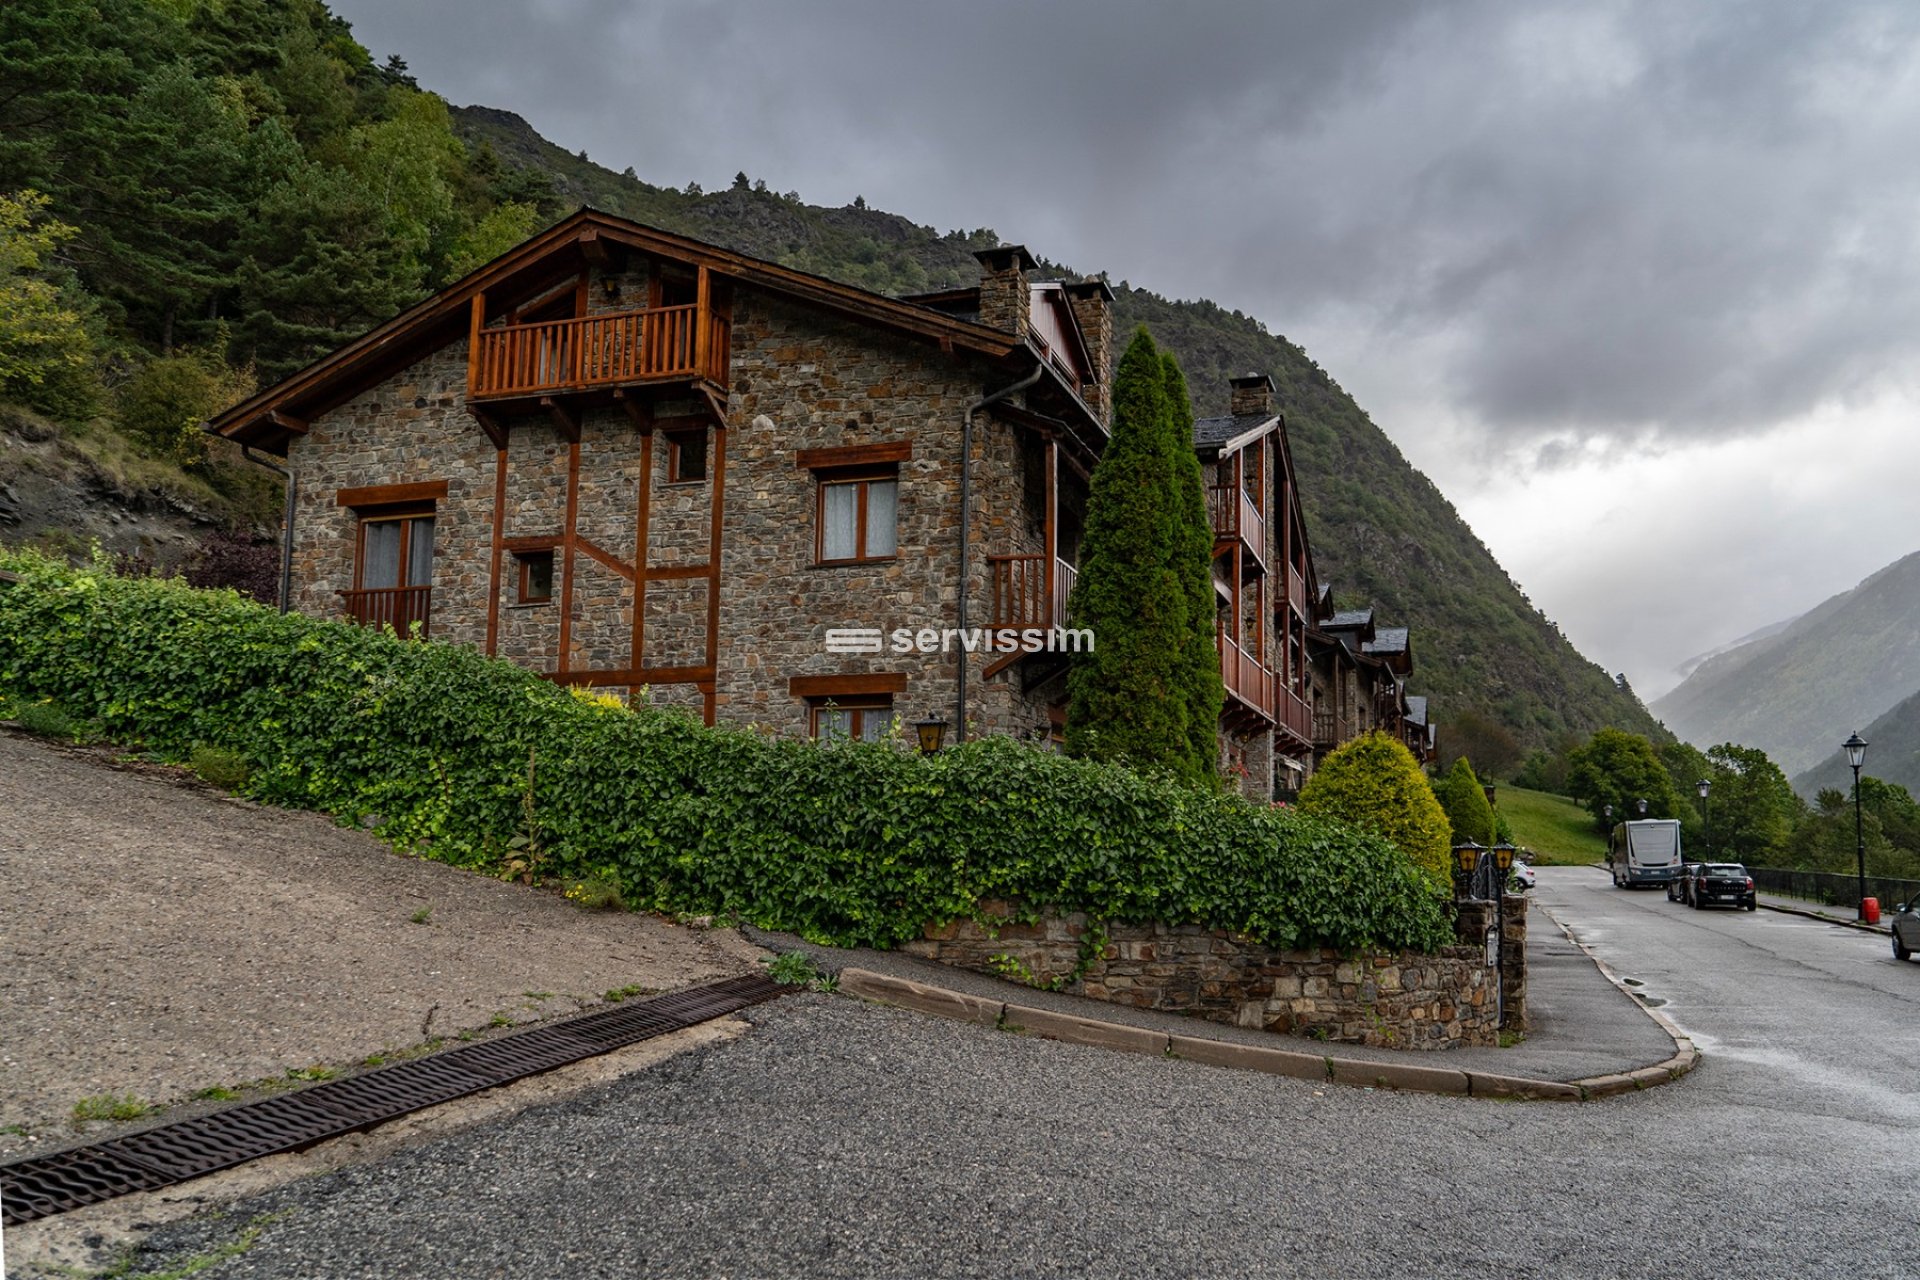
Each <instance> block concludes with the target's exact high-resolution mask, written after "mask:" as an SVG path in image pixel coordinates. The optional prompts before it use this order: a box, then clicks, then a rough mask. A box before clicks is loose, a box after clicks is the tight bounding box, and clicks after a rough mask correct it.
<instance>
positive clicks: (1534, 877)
mask: <svg viewBox="0 0 1920 1280" xmlns="http://www.w3.org/2000/svg"><path fill="white" fill-rule="evenodd" d="M1539 883H1540V877H1539V875H1538V874H1537V873H1536V872H1535V871H1534V869H1533V868H1532V867H1530V866H1528V865H1527V864H1526V863H1524V862H1522V861H1521V860H1520V859H1518V858H1515V859H1514V860H1513V871H1512V874H1511V878H1510V879H1509V880H1508V882H1507V887H1508V888H1509V889H1512V890H1513V891H1514V892H1515V893H1525V892H1526V891H1527V890H1529V889H1531V888H1533V887H1534V886H1535V885H1537V884H1539Z"/></svg>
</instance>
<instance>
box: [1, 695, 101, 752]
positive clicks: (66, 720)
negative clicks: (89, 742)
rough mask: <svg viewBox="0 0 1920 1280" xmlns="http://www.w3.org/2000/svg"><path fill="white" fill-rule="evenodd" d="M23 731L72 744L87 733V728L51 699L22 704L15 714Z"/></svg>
mask: <svg viewBox="0 0 1920 1280" xmlns="http://www.w3.org/2000/svg"><path fill="white" fill-rule="evenodd" d="M14 719H15V720H17V721H18V722H19V724H20V727H21V728H22V729H25V730H26V731H27V732H28V733H31V734H33V735H35V736H36V737H41V738H58V739H60V740H61V741H63V742H71V741H73V740H74V739H76V738H78V737H80V736H81V734H82V733H83V732H85V729H86V726H85V725H84V724H83V723H82V722H81V721H79V720H76V719H74V717H73V715H72V713H71V712H69V711H68V710H67V709H66V708H65V707H63V706H61V705H60V704H59V703H57V702H54V701H53V700H51V699H42V700H40V701H38V702H31V701H29V702H23V703H20V704H19V705H18V706H17V708H16V710H15V713H14Z"/></svg>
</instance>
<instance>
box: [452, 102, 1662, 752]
mask: <svg viewBox="0 0 1920 1280" xmlns="http://www.w3.org/2000/svg"><path fill="white" fill-rule="evenodd" d="M452 117H453V121H454V128H455V130H456V132H457V133H459V134H460V135H461V136H462V137H463V139H464V140H465V141H466V142H467V143H468V145H469V146H470V147H473V148H474V149H475V150H476V151H486V152H491V153H492V154H493V155H494V156H495V157H497V158H498V159H499V160H500V161H501V162H504V163H507V164H510V165H518V166H521V167H523V168H525V169H527V170H529V171H532V172H534V173H536V174H538V175H541V176H542V177H543V178H544V179H545V180H546V181H547V182H548V183H549V184H550V194H549V203H548V204H547V205H546V206H545V207H543V213H544V214H546V215H547V216H548V217H552V216H555V215H557V214H558V213H559V212H560V211H562V210H563V209H568V208H570V207H571V206H573V205H577V204H588V205H592V206H593V207H595V208H599V209H602V210H604V211H606V212H609V213H614V214H618V215H620V216H623V217H629V218H633V219H634V220H635V221H639V222H644V223H648V224H650V225H654V226H659V227H661V228H663V229H665V230H669V231H675V232H679V233H681V234H685V235H690V236H695V237H697V238H700V239H703V240H707V241H710V242H712V243H715V244H720V245H723V246H725V247H727V248H731V249H734V250H737V251H739V252H743V253H748V254H752V255H753V256H756V257H761V258H765V259H768V260H771V261H774V262H779V263H782V264H783V265H787V266H793V267H797V268H799V269H802V270H808V271H813V272H815V273H817V274H821V275H826V276H829V277H832V278H834V279H839V280H842V281H844V282H846V283H849V284H855V285H859V286H861V287H863V288H868V289H872V290H874V291H876V292H882V293H891V294H895V295H898V294H904V293H914V292H920V291H923V290H931V289H939V288H950V287H956V286H961V285H970V284H972V283H974V282H975V281H976V280H977V279H978V264H977V263H976V261H975V260H974V257H973V254H974V252H975V250H977V249H981V248H989V247H992V246H993V245H995V244H998V243H999V236H998V235H997V234H996V233H994V232H993V231H992V230H990V229H987V228H980V229H976V230H972V231H964V230H953V231H948V232H945V233H942V232H940V231H938V230H937V229H935V228H934V227H931V226H922V225H918V224H915V223H913V222H912V221H910V220H909V219H906V218H903V217H900V216H899V215H897V214H891V213H887V212H885V211H882V210H877V209H872V208H868V207H866V206H865V203H864V201H858V200H856V201H855V202H854V203H853V204H849V205H845V206H841V207H839V208H825V207H821V206H814V205H807V204H805V203H803V202H802V201H801V200H800V199H799V197H798V195H797V193H791V192H790V193H786V194H784V195H783V194H778V193H774V192H771V191H768V190H766V189H765V187H764V184H759V183H754V182H752V181H751V180H750V179H748V177H747V175H746V174H744V173H742V174H740V175H739V176H737V177H736V178H735V180H734V183H733V185H732V186H731V187H730V188H728V189H727V190H726V191H720V192H712V193H708V192H704V191H701V190H700V189H699V188H698V187H697V186H689V187H688V188H686V189H683V190H675V189H672V188H666V187H660V186H655V185H653V184H650V183H647V182H645V181H643V180H641V179H640V178H639V177H638V175H637V174H634V173H633V172H632V171H631V170H629V171H628V172H627V173H625V174H616V173H614V172H613V171H612V170H610V169H607V168H606V167H604V166H602V165H598V164H595V163H594V162H593V161H591V160H589V159H587V158H586V157H585V156H584V154H580V153H572V152H567V151H565V150H564V149H563V148H560V147H558V146H556V145H555V144H553V143H552V142H549V141H548V140H547V139H545V138H544V137H542V136H541V135H540V134H539V133H538V131H537V130H536V129H535V128H534V127H533V126H532V125H531V124H530V123H528V122H527V121H526V120H525V119H524V118H522V117H520V116H519V115H517V114H515V113H513V112H510V111H503V110H500V109H498V108H491V107H484V106H467V107H456V108H453V109H452ZM1028 248H1029V250H1030V251H1031V250H1033V249H1034V246H1028ZM1040 248H1041V249H1044V246H1041V247H1040ZM1036 256H1037V257H1040V255H1039V254H1038V253H1036ZM1040 261H1041V266H1042V271H1043V274H1044V273H1049V272H1050V273H1053V274H1057V275H1061V276H1064V277H1070V278H1085V277H1083V276H1080V275H1079V274H1078V273H1076V272H1074V271H1073V270H1071V269H1070V268H1067V267H1064V266H1062V265H1061V264H1059V263H1055V262H1050V261H1048V260H1046V259H1045V258H1044V257H1040ZM1110 283H1111V284H1112V287H1113V289H1114V294H1115V303H1114V313H1115V314H1114V320H1115V329H1116V332H1117V333H1119V334H1121V335H1124V334H1125V333H1127V332H1128V331H1130V330H1131V329H1132V328H1133V327H1134V326H1135V325H1139V324H1144V325H1146V326H1147V327H1148V328H1149V329H1150V330H1151V331H1152V333H1153V335H1154V339H1155V341H1156V342H1158V343H1159V344H1160V345H1162V346H1164V347H1166V348H1168V349H1170V350H1172V351H1173V352H1174V353H1175V354H1176V355H1177V356H1178V357H1179V359H1180V362H1181V365H1182V368H1183V369H1184V371H1185V373H1186V376H1187V383H1188V386H1189V387H1190V388H1192V390H1193V398H1194V408H1195V412H1196V413H1198V414H1200V415H1203V416H1204V415H1208V414H1216V413H1221V412H1224V411H1225V410H1226V407H1227V392H1228V388H1227V380H1228V379H1229V378H1231V377H1235V376H1238V375H1240V374H1244V373H1247V372H1249V371H1255V372H1263V373H1266V374H1268V375H1270V376H1271V377H1272V378H1273V379H1274V383H1275V387H1276V400H1277V403H1278V405H1279V407H1280V408H1281V410H1282V412H1283V413H1284V414H1285V415H1286V420H1287V428H1288V434H1289V438H1290V440H1291V443H1292V447H1293V453H1294V458H1295V461H1296V464H1297V465H1298V466H1299V469H1300V472H1301V476H1302V490H1303V498H1304V504H1305V507H1306V513H1307V520H1308V530H1309V534H1308V536H1309V538H1310V539H1311V542H1312V546H1313V549H1314V556H1315V562H1316V567H1317V569H1318V570H1319V573H1320V579H1321V581H1322V583H1331V584H1332V585H1333V587H1334V592H1335V598H1336V600H1338V601H1339V602H1340V603H1341V604H1342V605H1347V606H1358V605H1372V606H1374V607H1375V608H1376V612H1377V616H1378V617H1379V618H1380V619H1381V620H1382V622H1383V623H1386V624H1389V625H1396V626H1401V625H1404V626H1409V627H1411V628H1412V636H1413V643H1414V646H1415V651H1416V665H1415V669H1414V676H1413V689H1414V691H1415V692H1418V693H1423V694H1426V695H1427V696H1428V697H1429V698H1431V699H1432V705H1433V707H1434V716H1435V720H1436V722H1437V723H1439V724H1440V725H1441V726H1442V738H1443V742H1444V740H1445V733H1446V729H1445V726H1446V723H1447V722H1448V721H1450V720H1452V719H1454V718H1455V717H1456V716H1459V715H1461V714H1462V713H1472V714H1473V715H1476V716H1479V717H1482V718H1484V719H1485V720H1490V721H1492V722H1494V723H1496V724H1498V725H1500V726H1502V727H1503V728H1504V729H1505V730H1506V731H1507V732H1508V733H1510V734H1511V735H1512V737H1513V738H1514V740H1515V742H1516V743H1517V744H1518V745H1519V746H1520V747H1521V748H1523V749H1526V748H1538V747H1547V746H1550V745H1553V744H1554V743H1555V742H1556V741H1557V740H1558V739H1561V738H1564V737H1565V736H1566V735H1567V734H1569V733H1573V734H1577V735H1581V736H1584V735H1585V734H1587V733H1590V732H1592V731H1593V730H1595V729H1598V728H1602V727H1609V726H1611V727H1615V728H1622V729H1628V730H1631V731H1634V732H1639V733H1644V734H1647V735H1649V736H1651V737H1654V738H1655V739H1664V738H1665V737H1667V736H1668V735H1667V734H1666V732H1665V731H1664V729H1663V728H1662V727H1661V726H1660V725H1659V724H1658V722H1657V721H1656V720H1655V719H1654V718H1653V716H1652V714H1651V713H1650V712H1649V711H1648V710H1647V708H1646V707H1644V706H1643V705H1642V704H1641V703H1640V702H1639V700H1638V699H1637V698H1635V697H1634V696H1633V695H1632V693H1631V692H1630V691H1629V690H1627V689H1625V688H1624V687H1623V686H1622V685H1620V684H1619V683H1618V682H1616V681H1615V679H1614V678H1613V677H1612V676H1610V675H1609V674H1608V673H1607V672H1606V671H1605V670H1604V669H1602V668H1601V667H1600V666H1599V665H1598V664H1596V663H1594V662H1592V661H1590V660H1588V659H1586V658H1585V657H1584V656H1583V655H1581V654H1580V653H1579V652H1578V651H1577V650H1576V649H1575V648H1574V647H1573V645H1572V643H1571V642H1570V641H1569V640H1568V639H1567V638H1566V636H1565V635H1564V634H1563V633H1562V632H1561V630H1560V628H1559V626H1558V625H1557V624H1555V623H1554V622H1553V621H1552V620H1550V619H1548V618H1547V617H1546V616H1545V615H1544V614H1542V613H1541V612H1540V611H1539V610H1538V609H1536V608H1535V607H1534V606H1533V604H1532V602H1531V601H1530V600H1528V599H1527V597H1526V595H1525V594H1524V593H1523V592H1522V591H1521V590H1520V588H1519V587H1518V586H1517V585H1516V584H1515V583H1514V582H1513V581H1512V579H1511V578H1510V577H1509V576H1508V575H1507V573H1506V571H1505V570H1504V569H1502V568H1501V567H1500V565H1499V563H1498V561H1497V560H1495V558H1494V556H1493V554H1492V552H1491V551H1489V550H1488V549H1487V547H1486V545H1485V544H1484V543H1483V542H1481V540H1480V539H1479V538H1478V536H1476V535H1475V534H1474V533H1473V531H1472V530H1471V529H1470V528H1469V527H1468V526H1467V525H1466V523H1465V522H1464V521H1463V520H1461V518H1460V516H1459V513H1458V512H1457V511H1456V510H1455V509H1454V507H1453V505H1452V503H1451V502H1449V501H1448V500H1447V498H1446V497H1445V495H1443V494H1442V493H1441V492H1440V490H1439V489H1438V488H1437V487H1436V486H1435V485H1434V484H1433V482H1432V481H1431V480H1430V479H1428V478H1427V477H1426V476H1425V475H1424V474H1422V473H1421V472H1420V471H1418V470H1417V469H1415V468H1414V467H1413V466H1412V464H1411V463H1409V462H1408V461H1407V460H1406V458H1405V456H1404V455H1403V454H1402V453H1401V452H1400V450H1399V448H1398V446H1396V445H1395V444H1394V443H1393V442H1392V440H1391V439H1390V438H1389V437H1388V436H1387V435H1386V433H1385V432H1384V431H1382V430H1381V429H1380V428H1379V427H1378V425H1377V424H1375V423H1374V422H1373V420H1372V419H1371V417H1369V416H1368V415H1367V414H1366V412H1365V411H1364V410H1363V409H1361V408H1360V406H1359V405H1358V404H1356V403H1355V402H1354V400H1353V399H1352V397H1351V396H1349V395H1348V394H1347V392H1346V391H1345V390H1344V389H1343V388H1342V387H1341V386H1340V385H1339V383H1338V382H1336V381H1335V380H1334V379H1333V377H1332V376H1331V375H1330V374H1329V373H1328V372H1327V371H1326V370H1325V369H1323V368H1321V366H1320V365H1319V364H1318V363H1317V362H1315V361H1314V360H1313V359H1312V358H1311V357H1310V356H1308V354H1307V353H1306V352H1305V351H1304V350H1303V349H1302V348H1300V347H1299V346H1298V345H1296V344H1294V343H1292V342H1290V341H1288V340H1287V339H1286V338H1285V337H1283V336H1280V335H1278V334H1274V333H1270V332H1269V331H1268V330H1267V328H1266V326H1265V325H1264V324H1262V323H1261V321H1259V320H1258V319H1256V318H1254V317H1251V316H1247V315H1245V314H1243V313H1241V312H1238V311H1228V310H1226V309H1225V308H1222V307H1220V306H1218V305H1217V304H1215V303H1212V302H1209V301H1206V300H1198V301H1191V302H1185V301H1173V300H1170V299H1167V298H1164V297H1161V296H1160V295H1158V294H1156V293H1153V292H1151V291H1149V290H1145V289H1139V288H1135V287H1134V286H1132V285H1131V284H1129V283H1128V282H1126V281H1124V280H1122V281H1120V282H1118V283H1113V282H1110Z"/></svg>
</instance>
